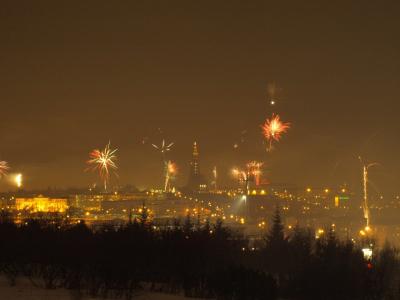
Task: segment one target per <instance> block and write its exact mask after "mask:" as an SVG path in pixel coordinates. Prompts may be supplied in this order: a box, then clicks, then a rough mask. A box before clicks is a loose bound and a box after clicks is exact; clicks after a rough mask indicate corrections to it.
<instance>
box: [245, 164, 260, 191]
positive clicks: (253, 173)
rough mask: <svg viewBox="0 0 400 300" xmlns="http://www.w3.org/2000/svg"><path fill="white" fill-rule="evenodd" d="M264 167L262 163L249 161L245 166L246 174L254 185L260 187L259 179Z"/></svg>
mask: <svg viewBox="0 0 400 300" xmlns="http://www.w3.org/2000/svg"><path fill="white" fill-rule="evenodd" d="M263 165H264V163H263V162H258V161H251V162H249V163H248V164H247V174H248V176H249V177H251V178H252V180H253V181H254V183H255V185H257V186H258V185H260V179H261V175H262V171H261V168H262V166H263Z"/></svg>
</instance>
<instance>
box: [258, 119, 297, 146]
mask: <svg viewBox="0 0 400 300" xmlns="http://www.w3.org/2000/svg"><path fill="white" fill-rule="evenodd" d="M261 128H262V130H263V135H264V137H265V139H266V140H267V141H268V143H269V145H268V148H267V151H271V150H272V143H273V142H274V141H276V142H279V141H280V139H281V138H282V134H284V133H286V132H287V130H288V129H289V128H290V123H283V122H282V121H281V120H280V117H279V115H274V114H272V117H271V119H267V120H265V123H264V125H262V126H261Z"/></svg>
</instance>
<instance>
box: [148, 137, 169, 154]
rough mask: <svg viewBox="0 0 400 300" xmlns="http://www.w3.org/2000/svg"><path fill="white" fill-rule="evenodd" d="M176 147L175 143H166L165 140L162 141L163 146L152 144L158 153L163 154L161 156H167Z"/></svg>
mask: <svg viewBox="0 0 400 300" xmlns="http://www.w3.org/2000/svg"><path fill="white" fill-rule="evenodd" d="M173 145H174V143H169V144H168V143H166V142H165V140H162V142H161V145H159V146H157V145H155V144H152V146H153V147H154V148H155V149H157V150H158V151H160V152H161V154H163V155H164V154H165V153H166V152H168V151H171V148H172V146H173Z"/></svg>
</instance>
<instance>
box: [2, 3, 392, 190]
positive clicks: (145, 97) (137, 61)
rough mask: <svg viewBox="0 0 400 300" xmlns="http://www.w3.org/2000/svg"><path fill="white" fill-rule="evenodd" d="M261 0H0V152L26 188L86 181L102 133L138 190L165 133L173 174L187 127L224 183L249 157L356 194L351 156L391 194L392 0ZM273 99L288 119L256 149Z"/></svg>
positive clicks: (153, 176) (283, 178) (272, 171)
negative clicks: (269, 148) (279, 133)
mask: <svg viewBox="0 0 400 300" xmlns="http://www.w3.org/2000/svg"><path fill="white" fill-rule="evenodd" d="M268 2H269V1H182V2H178V1H2V2H1V9H0V14H1V15H0V62H1V67H0V84H1V88H0V101H1V102H0V103H1V119H0V125H1V126H0V159H1V160H7V161H8V162H9V164H10V166H11V167H12V170H11V171H10V172H11V173H13V172H22V173H23V174H24V176H25V181H26V182H25V183H26V188H28V189H30V188H45V187H48V186H52V187H71V186H79V187H82V186H88V185H89V184H91V183H93V182H95V181H96V176H95V174H92V173H85V172H84V169H85V168H86V166H85V161H86V160H87V158H88V153H89V152H90V151H91V150H92V149H94V148H99V147H102V148H103V147H104V146H105V144H106V143H107V142H108V141H109V140H111V143H112V146H114V147H117V148H118V149H119V150H118V155H119V159H118V164H119V171H118V173H119V179H118V181H119V183H121V184H126V183H131V184H134V185H137V186H138V187H140V188H144V187H148V186H154V185H161V181H162V179H161V167H162V160H161V157H160V155H159V154H158V153H157V152H156V151H155V150H154V149H152V147H151V143H160V142H161V140H162V139H163V138H165V139H166V140H167V141H174V142H175V143H176V145H175V147H174V148H173V151H171V153H170V154H169V157H170V158H171V159H172V160H174V161H176V162H177V164H178V166H179V170H180V174H179V175H180V176H179V178H178V184H179V185H183V184H185V183H186V179H187V176H188V170H189V165H188V163H189V161H190V155H191V147H192V143H193V142H194V141H195V140H196V141H197V142H198V143H199V150H200V155H201V162H200V163H201V170H202V173H203V174H204V175H206V176H210V175H211V170H212V167H213V166H214V165H216V166H217V167H218V170H219V173H220V177H221V185H228V184H230V183H232V181H231V179H230V175H229V173H230V172H229V171H230V169H231V167H233V166H240V165H242V164H243V163H244V162H246V161H249V160H254V159H258V160H263V161H265V163H266V174H267V177H268V179H269V180H270V181H271V182H274V183H290V184H297V185H299V186H306V185H311V186H321V187H325V186H329V187H333V186H334V185H340V184H343V183H347V184H348V185H349V186H350V187H352V188H353V189H355V190H356V191H358V190H359V189H360V187H359V186H360V180H361V170H360V163H359V161H358V156H359V155H362V156H363V157H364V159H365V160H367V161H377V162H379V163H380V164H381V165H380V166H378V167H375V168H374V169H371V173H370V176H371V180H372V181H373V186H374V187H373V189H374V191H375V192H379V193H382V194H384V195H392V194H395V193H397V192H398V193H399V194H400V180H399V177H398V176H399V174H400V161H399V158H398V157H399V152H400V141H399V130H400V120H399V118H398V115H399V108H400V105H399V104H398V102H399V97H400V90H399V87H400V39H399V36H400V18H399V8H400V5H399V2H398V1H393V2H388V1H387V2H385V1H382V2H377V1H343V2H340V1H330V2H325V1H271V2H270V3H268ZM396 2H397V3H396ZM62 3H63V4H62ZM273 81H275V82H276V83H277V85H278V86H279V87H280V88H281V89H282V90H281V91H280V93H279V97H278V101H277V104H276V106H274V107H271V106H270V105H269V104H268V101H267V92H266V90H267V83H268V82H273ZM272 112H276V113H279V114H280V115H281V117H282V119H283V120H284V121H288V122H290V123H291V124H292V128H291V130H290V131H289V132H288V134H286V135H285V136H284V137H283V139H282V141H281V142H280V143H279V144H277V145H276V148H275V150H274V151H273V152H271V153H267V152H266V151H265V145H263V140H262V136H261V129H260V125H261V124H262V123H263V121H264V119H265V118H266V117H267V116H270V115H271V114H272ZM159 128H160V129H159ZM244 130H246V132H247V133H246V134H242V131H244ZM146 137H147V139H145V141H146V143H145V144H143V143H142V140H143V139H144V138H146ZM241 138H244V142H243V143H242V142H240V140H241ZM237 142H239V148H237V149H234V148H233V145H234V144H235V143H237ZM115 182H116V181H115V179H114V183H115ZM1 188H2V189H3V190H7V189H10V188H11V186H10V185H7V183H6V180H2V184H1Z"/></svg>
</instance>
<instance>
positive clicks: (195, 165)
mask: <svg viewBox="0 0 400 300" xmlns="http://www.w3.org/2000/svg"><path fill="white" fill-rule="evenodd" d="M199 174H200V170H199V150H198V149H197V143H196V142H194V143H193V153H192V161H191V162H190V176H198V175H199Z"/></svg>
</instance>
